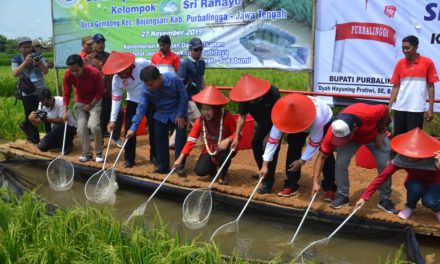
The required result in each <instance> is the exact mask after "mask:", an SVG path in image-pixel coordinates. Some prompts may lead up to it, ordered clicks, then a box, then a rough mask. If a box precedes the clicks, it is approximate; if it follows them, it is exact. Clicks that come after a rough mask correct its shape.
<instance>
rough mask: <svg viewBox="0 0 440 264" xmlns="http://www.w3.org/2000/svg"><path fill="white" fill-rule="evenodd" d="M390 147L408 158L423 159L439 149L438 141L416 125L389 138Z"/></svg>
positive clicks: (432, 155)
mask: <svg viewBox="0 0 440 264" xmlns="http://www.w3.org/2000/svg"><path fill="white" fill-rule="evenodd" d="M391 148H392V149H393V150H394V151H395V152H397V153H399V154H401V155H403V156H406V157H409V158H416V159H425V158H431V157H434V156H435V152H437V151H440V141H438V140H437V139H435V138H433V137H431V136H430V135H428V134H426V133H425V132H424V131H423V130H421V129H420V128H418V127H417V128H414V129H413V130H410V131H408V132H406V133H403V134H400V135H397V136H395V137H394V138H393V139H391Z"/></svg>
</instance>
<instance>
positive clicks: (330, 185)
mask: <svg viewBox="0 0 440 264" xmlns="http://www.w3.org/2000/svg"><path fill="white" fill-rule="evenodd" d="M329 126H330V125H329V124H328V125H327V126H326V127H325V129H324V135H325V134H326V131H327V129H328V127H329ZM308 135H309V133H305V132H300V133H295V134H289V135H287V143H288V145H289V146H288V149H287V156H286V175H287V179H286V180H285V181H284V186H285V187H289V188H292V189H298V187H299V185H298V181H299V179H300V178H301V168H300V169H299V170H297V171H294V172H291V171H288V169H289V165H290V164H291V163H292V162H293V161H295V160H297V159H300V158H301V155H302V148H303V146H304V144H305V142H306V140H307V136H308ZM322 171H323V174H324V179H323V180H322V182H321V184H322V188H323V189H324V191H336V184H335V157H334V155H333V154H330V155H329V156H328V157H327V159H326V160H325V163H324V168H323V170H322Z"/></svg>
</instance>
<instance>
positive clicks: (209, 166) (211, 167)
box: [194, 148, 236, 179]
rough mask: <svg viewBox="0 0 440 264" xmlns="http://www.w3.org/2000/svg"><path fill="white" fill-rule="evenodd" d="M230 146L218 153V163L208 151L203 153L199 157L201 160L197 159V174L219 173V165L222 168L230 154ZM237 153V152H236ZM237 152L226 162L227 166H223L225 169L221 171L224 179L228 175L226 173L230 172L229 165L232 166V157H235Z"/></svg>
mask: <svg viewBox="0 0 440 264" xmlns="http://www.w3.org/2000/svg"><path fill="white" fill-rule="evenodd" d="M230 151H231V150H230V148H229V149H226V150H222V151H220V152H219V153H217V155H216V158H217V161H218V164H217V163H215V162H214V161H213V160H212V158H211V155H209V154H208V153H205V154H202V155H200V157H199V160H198V161H197V164H196V168H195V169H194V170H195V172H196V174H197V175H198V176H207V175H210V176H211V177H214V176H215V175H216V174H217V167H219V168H220V166H221V165H222V164H223V162H224V161H225V159H226V157H227V156H228V155H229V152H230ZM235 153H236V152H235ZM235 153H233V154H232V155H231V158H229V160H228V161H227V162H226V163H225V166H224V167H223V170H222V171H221V172H220V175H219V176H220V178H221V179H224V178H225V177H226V174H227V173H228V169H229V166H231V161H232V158H233V157H234V155H235Z"/></svg>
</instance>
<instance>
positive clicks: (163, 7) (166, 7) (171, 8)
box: [159, 1, 180, 14]
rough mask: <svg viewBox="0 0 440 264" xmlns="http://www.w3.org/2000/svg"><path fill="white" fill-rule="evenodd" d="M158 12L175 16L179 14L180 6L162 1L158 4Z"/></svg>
mask: <svg viewBox="0 0 440 264" xmlns="http://www.w3.org/2000/svg"><path fill="white" fill-rule="evenodd" d="M159 10H160V12H161V13H162V14H177V13H179V12H180V6H179V5H178V4H177V3H175V2H174V1H164V2H162V3H161V4H160V7H159Z"/></svg>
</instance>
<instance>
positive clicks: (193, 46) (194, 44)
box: [189, 38, 203, 49]
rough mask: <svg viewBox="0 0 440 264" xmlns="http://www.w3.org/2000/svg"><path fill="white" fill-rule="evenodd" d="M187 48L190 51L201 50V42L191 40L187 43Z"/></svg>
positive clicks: (195, 39) (197, 39)
mask: <svg viewBox="0 0 440 264" xmlns="http://www.w3.org/2000/svg"><path fill="white" fill-rule="evenodd" d="M189 47H190V48H191V49H196V48H200V47H202V48H203V42H202V40H201V39H199V38H193V39H191V40H190V41H189Z"/></svg>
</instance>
